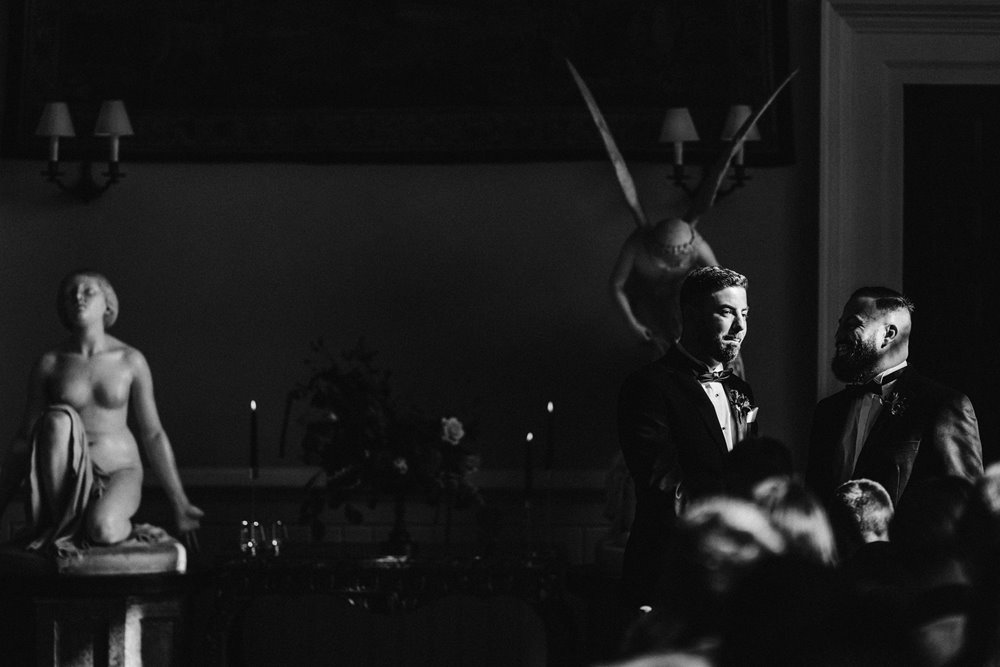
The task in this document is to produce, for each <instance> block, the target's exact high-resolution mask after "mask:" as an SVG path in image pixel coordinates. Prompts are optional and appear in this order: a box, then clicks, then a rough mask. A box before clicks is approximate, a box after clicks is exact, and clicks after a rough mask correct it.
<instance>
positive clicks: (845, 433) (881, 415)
mask: <svg viewBox="0 0 1000 667" xmlns="http://www.w3.org/2000/svg"><path fill="white" fill-rule="evenodd" d="M912 312H913V302H912V301H910V300H909V299H908V298H906V297H905V296H903V295H902V294H900V293H899V292H897V291H895V290H892V289H889V288H887V287H862V288H861V289H859V290H857V291H855V292H854V294H852V295H851V298H850V299H849V300H848V302H847V305H845V306H844V312H843V314H842V315H841V317H840V324H839V326H838V327H837V335H836V338H835V342H836V353H835V355H834V357H833V363H832V368H833V374H834V375H835V376H836V378H837V379H838V380H840V381H841V382H844V383H846V384H847V387H846V388H844V389H843V390H841V391H839V392H837V393H836V394H834V395H832V396H829V397H827V398H825V399H823V400H822V401H820V402H819V404H818V405H817V406H816V411H815V413H814V415H813V423H812V432H811V434H810V437H809V463H808V467H807V470H806V482H807V483H808V484H809V486H810V487H811V488H812V489H813V490H814V491H815V492H816V493H817V494H818V495H819V496H820V497H821V498H822V499H824V500H829V499H830V498H831V496H832V494H833V491H834V490H835V489H836V488H837V486H839V485H840V484H841V483H843V482H846V481H847V480H850V479H859V478H867V479H871V480H875V481H876V482H879V483H880V484H882V486H884V487H885V489H886V490H887V491H888V492H889V495H890V496H891V497H892V501H893V504H894V505H895V504H898V503H899V499H900V498H901V497H902V495H903V493H904V492H905V490H906V487H907V484H910V483H913V482H915V481H919V480H923V479H927V478H932V477H942V476H947V475H953V476H957V477H963V478H965V479H968V480H974V479H976V478H977V477H979V476H980V475H982V474H983V451H982V445H981V443H980V441H979V424H978V422H977V421H976V413H975V410H973V408H972V403H971V402H970V401H969V399H968V398H967V397H966V396H965V395H964V394H962V393H960V392H958V391H955V390H954V389H950V388H948V387H945V386H943V385H941V384H938V383H937V382H934V381H932V380H930V379H928V378H926V377H924V376H922V375H920V374H919V373H917V372H916V371H915V370H914V369H913V367H911V366H909V365H908V364H907V357H908V356H909V339H910V328H911V313H912Z"/></svg>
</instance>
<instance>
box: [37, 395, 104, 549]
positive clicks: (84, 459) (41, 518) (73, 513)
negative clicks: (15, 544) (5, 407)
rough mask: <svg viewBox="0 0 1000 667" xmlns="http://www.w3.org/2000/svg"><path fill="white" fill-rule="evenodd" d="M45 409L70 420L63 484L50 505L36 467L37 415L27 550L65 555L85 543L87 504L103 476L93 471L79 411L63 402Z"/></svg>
mask: <svg viewBox="0 0 1000 667" xmlns="http://www.w3.org/2000/svg"><path fill="white" fill-rule="evenodd" d="M45 412H46V413H49V412H61V413H63V414H65V415H67V416H68V417H69V419H70V424H71V427H70V432H69V437H68V442H66V443H65V452H66V485H65V486H64V490H63V494H62V497H61V498H60V499H59V500H58V502H57V503H56V506H55V507H49V503H48V502H47V501H46V499H45V497H44V495H43V493H42V488H41V481H40V473H39V469H38V437H39V432H38V431H39V424H41V423H42V421H43V420H42V419H41V418H40V419H39V420H38V421H36V422H35V429H34V431H33V432H32V435H31V471H30V480H31V516H30V520H31V527H30V530H31V533H30V537H29V539H30V542H29V543H28V549H30V550H33V551H43V550H48V549H50V548H51V549H54V550H55V552H56V553H57V554H58V555H63V556H64V555H68V554H72V553H75V552H77V551H78V550H79V549H80V548H81V547H83V546H84V542H85V537H86V513H87V506H88V505H89V504H90V502H91V501H92V500H93V499H94V498H95V497H98V496H100V494H101V492H102V491H103V489H104V486H105V484H104V481H105V480H104V478H105V475H104V474H103V473H101V472H100V471H99V470H94V467H93V464H92V463H91V461H90V448H89V447H88V445H87V432H86V430H85V429H84V427H83V420H82V419H80V414H79V413H78V412H77V411H76V410H75V409H74V408H73V407H72V406H69V405H65V404H57V405H50V406H48V407H47V408H46V409H45ZM43 417H44V414H43Z"/></svg>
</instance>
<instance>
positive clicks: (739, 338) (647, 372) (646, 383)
mask: <svg viewBox="0 0 1000 667" xmlns="http://www.w3.org/2000/svg"><path fill="white" fill-rule="evenodd" d="M680 305H681V316H682V333H681V338H680V340H679V341H677V342H676V344H675V345H672V346H671V347H670V348H669V349H668V350H667V352H666V354H665V355H664V356H663V357H661V358H660V359H658V360H657V361H655V362H653V363H652V364H649V365H647V366H644V367H643V368H640V369H639V370H637V371H635V372H634V373H632V374H631V375H629V377H628V378H627V379H626V380H625V382H624V383H623V385H622V388H621V392H620V394H619V399H618V435H619V442H620V444H621V448H622V453H623V454H624V457H625V463H626V464H627V466H628V469H629V474H630V475H631V476H632V480H633V482H634V485H635V495H636V507H635V519H634V520H633V522H632V528H631V531H630V534H629V540H628V544H627V546H626V548H625V558H624V563H623V567H622V585H623V592H624V595H625V598H626V600H627V601H628V602H629V603H631V604H641V603H643V602H650V601H652V600H651V596H652V595H654V588H655V585H656V583H657V581H659V579H660V577H661V574H662V569H663V566H664V565H665V561H666V554H667V548H668V545H669V542H670V536H671V534H672V533H673V530H674V521H675V519H676V517H677V515H678V514H679V513H680V512H681V511H682V510H683V507H684V505H685V504H686V503H687V502H688V501H689V500H691V499H694V498H698V497H702V496H708V495H712V494H716V493H722V492H724V491H725V487H726V478H727V466H728V461H727V459H728V454H729V452H730V451H731V450H732V449H733V447H734V446H736V445H737V444H738V443H739V442H740V441H741V440H742V439H744V438H745V437H746V436H747V435H748V434H750V433H751V431H754V430H755V429H756V421H755V420H756V416H757V408H756V407H755V406H754V402H753V393H752V392H751V390H750V386H749V385H748V384H747V383H746V382H744V381H743V380H742V379H740V378H739V377H737V376H735V375H733V373H732V371H731V369H730V368H728V366H729V365H730V364H731V363H732V362H733V361H734V360H735V359H736V357H737V355H738V354H739V352H740V347H741V346H742V344H743V340H744V338H745V337H746V334H747V315H748V312H749V308H748V306H747V279H746V277H745V276H743V275H741V274H739V273H737V272H735V271H733V270H731V269H726V268H723V267H720V266H706V267H702V268H698V269H695V270H694V271H692V272H691V273H690V274H688V276H687V277H686V278H685V279H684V283H683V284H682V286H681V292H680Z"/></svg>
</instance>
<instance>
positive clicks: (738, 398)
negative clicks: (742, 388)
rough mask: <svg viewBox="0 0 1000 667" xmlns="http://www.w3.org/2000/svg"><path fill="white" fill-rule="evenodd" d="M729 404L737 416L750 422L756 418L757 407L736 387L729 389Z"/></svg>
mask: <svg viewBox="0 0 1000 667" xmlns="http://www.w3.org/2000/svg"><path fill="white" fill-rule="evenodd" d="M729 404H730V405H732V406H733V408H734V409H735V410H736V414H737V416H738V417H739V418H740V419H742V420H743V421H745V422H746V423H748V424H750V423H752V422H754V421H756V420H757V411H758V409H759V408H758V407H757V406H756V405H754V404H753V403H751V402H750V399H749V398H747V397H746V395H745V394H742V393H741V392H739V391H737V390H736V389H730V390H729Z"/></svg>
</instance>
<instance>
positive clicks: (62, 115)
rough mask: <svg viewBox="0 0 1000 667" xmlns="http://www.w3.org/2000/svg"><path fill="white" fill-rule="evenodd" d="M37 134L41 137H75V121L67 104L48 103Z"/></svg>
mask: <svg viewBox="0 0 1000 667" xmlns="http://www.w3.org/2000/svg"><path fill="white" fill-rule="evenodd" d="M35 134H37V135H38V136H41V137H75V136H76V132H74V131H73V119H72V118H70V115H69V107H67V106H66V103H65V102H48V103H47V104H46V105H45V108H44V109H42V117H41V118H39V119H38V127H37V128H35Z"/></svg>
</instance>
